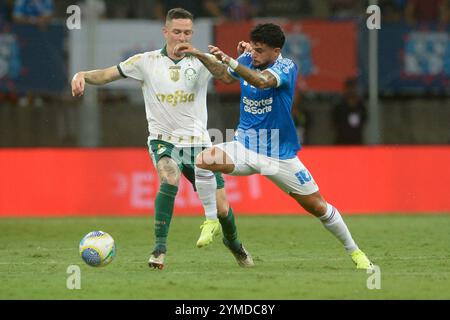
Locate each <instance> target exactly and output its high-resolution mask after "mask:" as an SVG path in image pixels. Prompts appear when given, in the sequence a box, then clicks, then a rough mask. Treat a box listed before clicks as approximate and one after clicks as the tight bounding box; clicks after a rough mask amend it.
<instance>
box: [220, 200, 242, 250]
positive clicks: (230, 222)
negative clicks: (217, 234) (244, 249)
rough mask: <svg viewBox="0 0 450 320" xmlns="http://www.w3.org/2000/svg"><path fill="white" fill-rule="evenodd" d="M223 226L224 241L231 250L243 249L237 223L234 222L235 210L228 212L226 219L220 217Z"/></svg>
mask: <svg viewBox="0 0 450 320" xmlns="http://www.w3.org/2000/svg"><path fill="white" fill-rule="evenodd" d="M219 221H220V224H221V225H222V232H223V238H224V241H225V242H226V243H227V244H228V246H229V247H230V249H231V250H233V251H236V250H238V249H239V248H240V247H241V241H239V239H238V234H237V229H236V223H235V222H234V214H233V209H231V207H230V209H229V210H228V215H227V216H226V217H224V218H222V217H219Z"/></svg>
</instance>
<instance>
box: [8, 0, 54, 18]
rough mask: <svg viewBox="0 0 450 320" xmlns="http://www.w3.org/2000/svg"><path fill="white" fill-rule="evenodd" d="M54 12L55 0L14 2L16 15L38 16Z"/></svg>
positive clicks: (19, 0) (20, 0)
mask: <svg viewBox="0 0 450 320" xmlns="http://www.w3.org/2000/svg"><path fill="white" fill-rule="evenodd" d="M52 14H53V0H17V1H16V3H15V4H14V16H16V17H27V18H38V17H42V16H51V15H52Z"/></svg>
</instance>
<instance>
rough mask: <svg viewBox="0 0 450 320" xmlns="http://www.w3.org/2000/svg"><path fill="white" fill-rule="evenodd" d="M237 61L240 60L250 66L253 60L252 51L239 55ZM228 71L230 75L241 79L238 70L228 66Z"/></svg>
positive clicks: (240, 62)
mask: <svg viewBox="0 0 450 320" xmlns="http://www.w3.org/2000/svg"><path fill="white" fill-rule="evenodd" d="M237 62H239V64H242V65H244V66H246V67H247V66H249V65H250V63H251V62H252V54H251V53H250V52H244V53H243V54H241V55H240V56H239V58H237ZM227 71H228V73H229V74H230V76H232V77H233V78H235V79H239V78H240V75H238V74H237V72H235V71H233V69H231V68H230V67H228V69H227Z"/></svg>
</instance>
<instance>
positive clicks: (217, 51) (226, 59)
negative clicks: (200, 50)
mask: <svg viewBox="0 0 450 320" xmlns="http://www.w3.org/2000/svg"><path fill="white" fill-rule="evenodd" d="M208 49H209V53H211V54H212V55H214V56H215V57H216V58H217V60H219V61H222V62H225V63H227V64H228V63H229V62H230V59H231V58H230V57H229V56H228V55H226V54H225V53H223V51H222V50H220V49H219V47H215V46H211V45H209V46H208Z"/></svg>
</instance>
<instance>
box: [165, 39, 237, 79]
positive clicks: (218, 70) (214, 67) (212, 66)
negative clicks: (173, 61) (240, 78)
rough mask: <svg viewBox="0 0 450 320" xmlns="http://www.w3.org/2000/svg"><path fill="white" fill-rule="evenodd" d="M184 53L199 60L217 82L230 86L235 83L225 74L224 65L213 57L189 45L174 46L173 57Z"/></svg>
mask: <svg viewBox="0 0 450 320" xmlns="http://www.w3.org/2000/svg"><path fill="white" fill-rule="evenodd" d="M186 53H190V54H192V55H193V56H195V57H196V58H197V59H198V60H200V61H201V63H203V65H204V66H205V67H206V69H208V70H209V72H211V74H212V75H213V77H214V78H216V79H217V80H220V81H222V82H223V83H226V84H231V83H233V82H235V81H236V79H235V78H233V77H232V76H230V74H229V73H228V72H227V67H228V66H226V65H224V64H223V63H221V62H220V61H219V60H217V59H215V58H214V57H211V55H207V54H205V53H203V52H201V51H199V50H198V49H196V48H194V47H193V46H192V45H191V44H189V43H182V44H179V45H177V46H175V48H174V54H175V55H178V56H180V55H182V54H186Z"/></svg>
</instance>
